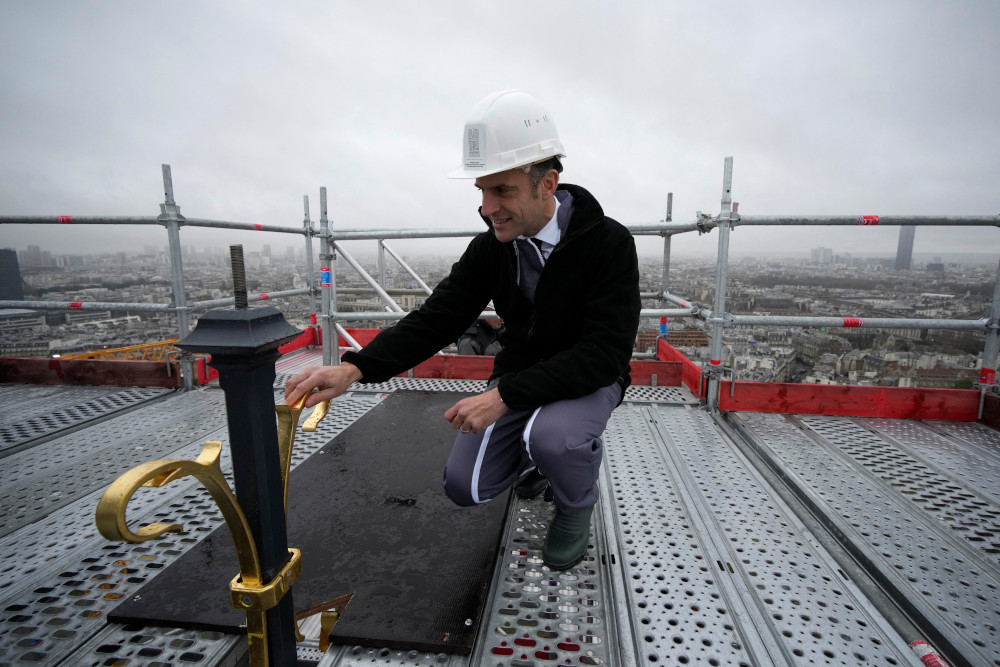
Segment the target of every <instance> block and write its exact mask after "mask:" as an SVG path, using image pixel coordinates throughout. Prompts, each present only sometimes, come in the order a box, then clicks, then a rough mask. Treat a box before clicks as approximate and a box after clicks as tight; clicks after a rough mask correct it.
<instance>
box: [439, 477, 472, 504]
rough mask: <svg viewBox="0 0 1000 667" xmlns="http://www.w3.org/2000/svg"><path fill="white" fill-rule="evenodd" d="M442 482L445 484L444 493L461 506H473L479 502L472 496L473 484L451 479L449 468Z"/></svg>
mask: <svg viewBox="0 0 1000 667" xmlns="http://www.w3.org/2000/svg"><path fill="white" fill-rule="evenodd" d="M441 483H442V484H443V485H444V494H445V495H446V496H448V498H450V499H451V502H453V503H455V504H456V505H458V506H459V507H472V506H473V505H476V504H478V503H477V502H476V499H475V498H473V497H472V485H471V484H470V483H469V482H468V481H464V482H456V481H449V479H448V470H447V469H445V471H444V475H443V478H442V480H441Z"/></svg>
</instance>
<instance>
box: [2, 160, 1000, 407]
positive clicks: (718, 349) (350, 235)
mask: <svg viewBox="0 0 1000 667" xmlns="http://www.w3.org/2000/svg"><path fill="white" fill-rule="evenodd" d="M162 172H163V186H164V202H163V203H162V204H161V205H160V215H159V216H156V217H99V216H98V217H88V216H82V217H81V216H65V215H64V216H35V217H24V216H0V224H35V225H37V224H94V225H161V226H163V227H165V228H166V230H167V238H168V244H169V255H170V272H171V283H172V290H173V295H174V301H173V303H170V304H150V303H119V302H66V301H0V308H31V309H48V310H109V309H111V310H134V311H139V312H173V313H174V314H175V315H176V317H177V329H178V335H179V338H184V337H185V336H187V335H188V333H190V314H191V313H192V312H196V311H199V310H204V309H208V308H214V307H218V306H226V305H230V304H232V303H234V299H233V298H232V297H227V298H222V299H210V300H205V301H193V302H190V303H189V302H188V301H187V298H186V295H185V289H184V267H183V263H182V259H181V257H182V255H181V244H180V229H181V227H206V228H216V229H233V230H245V231H262V232H271V233H282V234H297V235H301V236H302V237H303V238H304V243H305V256H306V275H307V279H306V284H307V287H305V288H300V289H291V290H280V291H275V292H261V293H259V294H251V295H248V300H249V301H261V300H268V299H276V298H283V297H291V296H301V295H306V296H308V297H309V310H310V312H311V313H316V297H317V296H319V297H320V312H319V317H320V326H321V328H322V332H323V336H322V340H323V363H324V364H336V363H339V357H340V355H339V353H335V345H336V341H337V335H338V334H339V335H340V336H342V337H343V338H344V340H346V341H347V342H348V344H349V345H350V346H351V347H353V348H355V349H358V348H360V345H359V344H358V343H357V342H356V341H355V340H354V339H353V338H351V337H350V336H349V335H348V333H347V331H346V330H345V329H344V327H343V326H341V324H339V321H343V320H354V321H358V320H383V321H392V320H398V319H401V318H403V317H405V316H406V312H405V311H404V309H403V308H402V307H400V306H399V304H398V303H396V301H395V300H394V299H393V298H392V296H391V295H390V294H389V291H388V290H387V289H386V288H385V287H384V286H385V285H386V284H387V280H386V255H388V256H389V257H391V258H392V259H393V260H395V261H396V262H397V263H398V264H399V266H400V267H401V268H402V269H403V270H404V271H406V272H407V273H408V274H409V275H410V276H411V277H412V278H413V279H414V280H415V281H416V282H417V284H418V285H419V286H420V289H421V290H422V291H423V292H424V293H426V294H430V292H431V288H430V287H428V286H427V284H426V283H424V281H423V280H422V279H421V278H420V277H419V276H418V275H417V273H416V271H414V270H413V269H412V267H410V266H409V265H408V264H407V263H406V261H404V259H403V258H402V257H401V256H400V255H399V254H398V253H396V252H395V251H393V250H392V248H390V247H389V246H388V244H387V243H386V241H387V240H390V239H440V238H458V237H472V236H475V235H477V234H479V233H480V232H481V231H482V230H481V229H476V230H466V229H430V228H426V229H374V230H364V229H340V230H335V229H334V227H333V225H332V224H331V222H330V219H329V217H328V215H327V196H326V188H325V187H324V188H320V219H319V229H318V230H317V229H316V228H315V227H314V226H313V223H312V221H311V219H310V213H309V197H308V196H303V208H304V219H303V224H302V227H301V228H293V227H282V226H278V225H263V224H255V223H245V222H229V221H220V220H205V219H200V218H186V217H184V216H183V215H181V213H180V206H178V205H177V203H176V201H175V200H174V192H173V181H172V177H171V171H170V166H169V165H163V166H162ZM732 177H733V159H732V158H731V157H727V158H726V159H725V168H724V174H723V188H722V200H721V210H720V212H719V214H718V215H716V216H711V215H708V214H702V213H700V212H699V213H698V214H697V215H696V219H695V220H694V221H692V222H682V223H677V222H674V221H673V212H672V208H673V193H669V194H668V195H667V210H666V216H665V219H664V220H663V221H661V222H655V223H640V224H630V225H626V227H627V228H628V229H629V231H630V232H631V233H632V234H633V235H635V236H661V237H662V238H663V263H662V270H661V280H660V290H659V291H658V292H656V293H652V294H644V295H643V296H644V297H654V298H658V299H659V300H660V305H661V307H660V308H644V309H642V311H641V316H642V317H697V318H699V319H701V320H704V321H705V322H706V323H707V324H708V325H709V328H710V359H709V366H708V368H707V369H706V374H707V375H708V402H709V406H710V407H711V408H712V409H717V407H718V397H717V394H718V383H719V381H720V378H721V373H722V371H723V370H724V369H723V366H722V338H723V330H724V328H725V327H727V326H735V325H761V326H795V327H861V326H864V327H868V328H894V329H907V328H910V329H953V330H973V331H984V333H985V334H986V345H985V349H984V352H983V364H982V365H983V368H995V367H996V364H997V356H998V352H1000V264H998V269H997V276H998V280H997V283H996V286H995V289H994V294H993V300H992V305H991V310H990V314H989V316H988V317H985V318H981V319H976V320H948V319H904V318H861V317H782V316H758V315H732V314H728V313H726V310H725V308H726V283H727V270H728V263H729V261H728V258H729V234H730V231H731V230H732V228H733V227H735V226H738V225H778V226H790V225H800V226H805V225H851V226H853V225H862V226H868V225H876V224H877V225H882V226H886V225H888V226H906V225H921V226H923V225H934V226H993V227H997V226H1000V216H997V215H990V216H891V215H890V216H876V215H857V216H853V215H852V216H741V215H740V214H739V212H738V207H739V205H738V204H736V203H734V202H733V200H732ZM712 229H718V230H719V240H718V254H717V260H716V268H717V271H716V279H715V297H714V303H713V307H712V310H708V309H706V308H703V307H701V306H699V305H698V304H695V303H693V302H690V301H687V300H685V299H683V298H681V297H679V296H677V295H674V294H671V293H670V291H669V273H670V253H671V240H672V237H673V235H675V234H681V233H686V232H694V231H697V232H702V233H704V232H709V231H711V230H712ZM313 237H317V238H319V240H320V251H319V259H320V262H321V267H320V269H319V275H320V284H319V286H317V285H316V270H315V268H314V266H313V247H312V239H313ZM358 240H373V241H377V242H378V254H377V266H378V274H379V275H378V277H373V276H372V275H370V274H369V273H368V272H367V271H366V270H365V269H364V268H363V267H362V266H361V264H360V263H359V262H358V261H357V260H355V259H354V257H352V256H351V255H350V254H349V253H348V252H347V251H346V250H345V249H344V247H343V245H342V243H341V242H344V241H358ZM338 252H339V253H340V256H341V257H343V258H344V260H345V261H346V262H347V263H348V264H349V265H350V266H351V267H352V268H353V269H354V270H355V271H356V272H357V273H358V274H359V275H360V276H361V277H362V279H363V280H364V282H365V283H366V284H367V285H368V286H369V287H370V288H371V289H372V290H374V291H375V293H376V294H377V295H378V297H379V298H380V300H381V301H382V303H383V308H384V309H385V310H384V312H383V311H369V312H347V311H345V312H341V311H338V310H336V309H335V304H336V303H337V278H336V270H335V264H336V260H337V253H338ZM670 306H675V307H670ZM180 361H181V365H182V372H183V375H184V386H185V388H188V389H189V388H192V387H193V386H194V381H193V377H194V369H193V361H194V359H193V357H192V356H191V355H190V354H189V353H182V354H181V356H180Z"/></svg>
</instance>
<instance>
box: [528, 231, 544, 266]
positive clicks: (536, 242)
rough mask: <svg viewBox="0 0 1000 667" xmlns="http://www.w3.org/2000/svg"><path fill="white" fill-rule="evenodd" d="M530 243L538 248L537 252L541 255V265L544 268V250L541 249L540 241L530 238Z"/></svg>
mask: <svg viewBox="0 0 1000 667" xmlns="http://www.w3.org/2000/svg"><path fill="white" fill-rule="evenodd" d="M531 242H532V243H534V244H535V245H536V246H537V247H538V252H540V253H541V254H542V265H543V266H544V264H545V250H544V249H543V248H542V240H541V239H536V238H535V237H532V238H531Z"/></svg>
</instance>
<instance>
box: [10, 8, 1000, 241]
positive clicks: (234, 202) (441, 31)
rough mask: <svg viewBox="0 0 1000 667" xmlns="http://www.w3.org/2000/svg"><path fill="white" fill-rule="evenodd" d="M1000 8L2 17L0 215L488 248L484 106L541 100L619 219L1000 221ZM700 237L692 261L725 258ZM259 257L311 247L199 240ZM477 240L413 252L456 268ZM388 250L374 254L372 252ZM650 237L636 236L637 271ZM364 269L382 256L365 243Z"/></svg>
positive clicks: (831, 234)
mask: <svg viewBox="0 0 1000 667" xmlns="http://www.w3.org/2000/svg"><path fill="white" fill-rule="evenodd" d="M998 34H1000V2H997V1H996V0H965V1H957V0H956V1H952V2H943V1H934V2H927V1H923V0H906V1H893V2H880V1H878V0H866V1H864V2H853V1H845V0H838V1H837V2H811V1H803V0H794V1H783V2H742V1H740V2H736V1H734V2H711V1H709V2H671V1H655V2H654V1H652V0H648V1H646V2H611V1H608V0H604V1H598V0H576V1H573V2H570V1H563V0H550V1H548V2H537V0H532V1H530V2H521V1H519V0H504V1H503V2H486V1H478V2H477V1H470V0H462V1H437V2H433V1H427V2H413V1H406V2H402V1H387V0H383V1H379V2H364V1H362V0H355V1H353V2H335V1H329V0H327V1H325V2H303V1H291V2H282V3H280V4H279V3H277V2H253V1H241V2H213V1H209V0H198V1H196V2H195V1H189V0H179V1H178V0H175V1H172V2H155V3H154V2H137V1H136V0H128V1H127V2H126V1H121V2H99V1H95V2H79V1H78V0H66V1H60V2H56V1H48V2H47V1H44V0H40V1H38V2H4V3H2V5H0V146H2V151H0V215H156V214H158V213H159V209H158V204H159V203H160V202H161V201H162V199H163V190H162V183H161V173H160V165H161V164H162V163H168V164H170V165H171V166H172V169H173V177H174V188H175V196H176V199H177V202H178V204H180V206H181V211H182V213H183V214H184V215H187V216H189V217H198V218H213V219H219V220H233V221H245V222H256V223H264V224H278V225H287V226H293V227H298V226H300V225H301V223H302V196H303V195H305V194H308V195H309V196H310V201H311V204H312V215H313V217H314V218H318V217H319V188H320V186H326V187H327V189H328V192H329V201H330V204H329V207H330V216H331V217H332V219H333V221H334V224H335V225H337V226H340V227H343V228H377V227H379V228H380V227H440V228H452V229H454V228H468V229H479V228H480V226H481V224H482V223H481V222H480V221H479V220H478V218H477V217H476V214H475V209H476V206H477V205H478V197H477V194H476V191H475V190H474V188H473V186H472V183H471V181H462V180H449V179H446V178H445V177H444V175H445V173H446V172H447V171H449V170H450V169H452V168H454V167H456V166H458V164H459V162H460V159H461V155H460V138H461V131H462V126H463V123H464V121H465V117H466V115H467V114H468V113H469V111H470V110H471V109H472V107H473V106H474V105H475V103H476V102H477V101H478V100H479V99H481V98H482V97H484V96H485V95H487V94H489V93H491V92H493V91H495V90H502V89H507V88H523V89H525V90H528V91H529V92H531V93H532V94H533V95H534V96H535V97H536V98H538V99H539V100H540V101H541V102H542V104H544V105H545V106H546V107H547V108H548V109H549V111H550V114H551V116H552V117H553V118H554V119H555V121H556V123H557V125H558V128H559V131H560V134H561V138H562V141H563V144H564V145H565V147H566V152H567V155H568V157H567V158H566V160H565V167H566V170H565V172H564V173H563V181H565V182H571V183H577V184H580V185H583V186H584V187H586V188H588V189H589V190H590V191H591V192H592V193H593V194H594V195H595V196H596V197H597V198H598V199H599V201H600V202H601V203H602V205H603V206H604V209H605V211H606V213H607V214H608V215H611V216H612V217H614V218H616V219H618V220H620V221H621V222H624V223H644V222H653V221H656V220H660V219H662V218H663V216H664V213H665V208H666V198H667V192H673V193H674V219H675V220H679V221H689V220H691V219H693V217H694V215H695V212H696V211H699V210H700V211H706V212H712V213H716V212H718V210H719V200H720V198H721V185H722V168H723V161H724V159H725V157H726V156H727V155H732V156H733V157H734V160H735V167H734V178H733V195H734V199H735V200H737V201H739V202H740V203H741V207H740V212H741V213H743V214H747V215H754V214H758V215H770V214H779V213H780V214H787V213H791V214H816V215H827V214H841V215H857V214H859V213H865V214H880V215H889V214H898V215H911V214H944V215H961V214H970V215H994V214H998V213H1000V195H998V185H1000V121H998V109H1000V39H998V38H997V35H998ZM897 237H898V228H897V227H892V228H855V227H849V228H848V227H813V228H803V229H798V228H796V229H789V228H746V227H745V228H740V229H737V230H736V231H735V232H734V234H733V239H732V245H731V248H732V250H733V252H761V251H765V250H787V251H795V250H801V251H808V250H809V249H810V248H812V247H815V246H818V245H825V246H828V247H832V248H833V249H834V251H835V252H842V251H848V252H872V251H885V252H886V253H887V254H892V253H894V252H895V248H896V241H897ZM716 239H717V232H713V233H711V234H710V235H707V236H701V237H699V236H697V235H696V234H685V235H683V236H680V237H676V238H675V240H674V243H673V248H674V252H675V254H676V255H678V256H683V255H684V254H685V253H689V252H690V253H695V252H697V253H714V252H715V244H716ZM182 242H183V243H185V244H196V245H223V244H225V243H229V242H243V243H245V244H246V245H247V246H248V247H249V248H250V249H252V248H254V247H258V246H259V245H260V244H261V243H264V242H270V243H272V244H273V245H277V246H282V245H285V244H288V243H290V242H296V243H299V242H300V241H298V240H297V237H291V236H288V237H283V236H282V237H277V236H268V237H267V238H265V237H264V236H263V235H260V234H256V235H255V234H251V233H237V234H232V233H230V234H228V235H225V236H223V235H220V234H218V233H215V232H206V231H203V230H193V229H186V230H183V232H182ZM28 243H35V244H39V245H41V246H42V247H43V248H47V249H49V250H52V251H53V252H56V253H68V252H86V251H93V250H100V249H107V248H121V249H126V250H128V249H133V248H141V247H142V246H143V245H149V244H154V245H160V246H162V245H165V243H166V233H165V232H164V231H163V229H162V228H152V229H144V230H141V229H124V228H115V229H113V230H112V229H110V228H107V227H85V228H84V227H80V228H75V227H70V226H64V225H60V226H44V227H43V226H34V227H28V226H24V225H0V247H14V248H17V249H23V248H25V247H26V245H27V244H28ZM465 243H466V241H444V242H440V241H439V242H426V241H425V242H421V244H420V245H419V246H412V247H411V246H406V247H404V248H403V249H404V251H411V250H413V249H415V248H420V249H423V250H424V251H426V252H433V251H434V250H435V249H437V248H441V249H443V250H445V251H446V252H457V251H458V250H459V249H460V247H462V246H464V244H465ZM371 245H372V247H371V248H369V250H374V244H371ZM661 247H662V246H661V242H660V241H659V240H658V239H649V238H646V239H641V240H640V251H641V252H643V253H644V254H655V253H658V252H660V249H661ZM914 250H915V252H939V251H940V252H964V251H968V252H992V253H997V254H1000V230H998V229H997V228H996V227H985V228H948V229H932V228H920V229H918V230H917V236H916V243H915V247H914ZM361 251H362V252H363V248H362V249H361Z"/></svg>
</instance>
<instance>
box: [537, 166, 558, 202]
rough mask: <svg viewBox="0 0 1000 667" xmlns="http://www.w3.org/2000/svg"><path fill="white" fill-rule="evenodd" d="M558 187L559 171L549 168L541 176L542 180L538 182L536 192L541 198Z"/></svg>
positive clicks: (549, 194)
mask: <svg viewBox="0 0 1000 667" xmlns="http://www.w3.org/2000/svg"><path fill="white" fill-rule="evenodd" d="M558 187H559V172H558V171H556V170H555V169H549V171H548V172H547V173H546V174H545V176H543V177H542V180H541V181H539V183H538V194H539V196H540V197H542V199H546V198H548V197H551V196H552V195H554V194H555V192H556V188H558Z"/></svg>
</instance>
